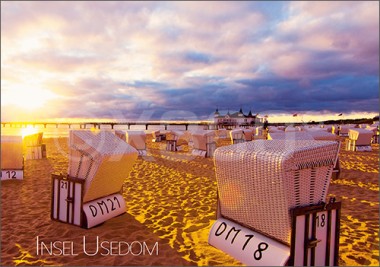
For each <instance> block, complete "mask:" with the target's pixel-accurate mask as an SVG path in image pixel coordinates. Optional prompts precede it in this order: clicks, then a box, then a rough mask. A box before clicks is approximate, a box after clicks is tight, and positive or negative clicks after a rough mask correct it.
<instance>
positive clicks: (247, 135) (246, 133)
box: [243, 129, 253, 142]
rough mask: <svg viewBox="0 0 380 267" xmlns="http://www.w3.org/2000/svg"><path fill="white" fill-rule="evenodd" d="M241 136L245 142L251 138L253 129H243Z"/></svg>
mask: <svg viewBox="0 0 380 267" xmlns="http://www.w3.org/2000/svg"><path fill="white" fill-rule="evenodd" d="M243 137H244V140H245V141H246V142H248V141H252V140H253V130H251V129H243Z"/></svg>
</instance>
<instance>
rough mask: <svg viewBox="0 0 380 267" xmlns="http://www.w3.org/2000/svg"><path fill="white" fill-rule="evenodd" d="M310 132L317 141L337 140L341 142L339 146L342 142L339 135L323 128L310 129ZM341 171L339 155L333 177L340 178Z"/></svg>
mask: <svg viewBox="0 0 380 267" xmlns="http://www.w3.org/2000/svg"><path fill="white" fill-rule="evenodd" d="M308 134H309V135H311V136H312V137H313V138H314V140H317V141H335V142H338V143H339V146H340V144H341V142H340V139H339V137H338V136H337V135H335V134H332V133H329V132H327V131H323V130H320V131H309V132H308ZM340 171H341V168H340V160H339V156H338V158H337V160H336V163H335V165H334V168H333V171H332V172H333V173H332V179H333V180H335V179H339V176H340Z"/></svg>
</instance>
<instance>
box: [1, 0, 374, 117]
mask: <svg viewBox="0 0 380 267" xmlns="http://www.w3.org/2000/svg"><path fill="white" fill-rule="evenodd" d="M378 9H379V3H378V2H376V1H360V2H331V1H327V2H325V1H321V2H315V1H314V2H313V1H312V2H310V1H295V2H255V1H253V2H250V1H248V2H213V1H210V2H199V3H198V2H120V1H112V2H110V1H107V2H102V1H99V2H91V3H90V2H38V1H37V2H8V1H6V2H4V3H2V9H1V16H2V23H1V37H2V48H1V54H2V61H1V71H2V95H3V92H7V91H8V92H9V91H14V92H18V91H20V92H22V90H24V89H22V88H25V87H28V86H29V85H33V86H30V88H39V89H41V90H49V91H50V92H52V93H54V95H55V96H56V98H52V99H50V100H49V103H46V108H48V109H49V113H46V112H45V113H44V112H42V111H41V110H40V111H39V112H37V110H36V112H34V113H33V112H30V113H33V114H34V115H33V116H36V117H42V116H44V117H46V116H54V117H65V116H69V117H70V116H84V117H89V116H98V117H101V118H105V117H107V116H113V117H122V118H131V119H133V118H134V119H136V118H141V117H144V118H146V117H149V118H151V119H154V118H160V117H161V116H163V114H169V113H170V111H173V110H177V111H178V110H182V111H183V112H182V113H181V114H182V115H183V114H190V113H191V114H196V115H197V116H199V117H207V116H209V115H210V114H211V113H212V112H213V111H214V109H215V108H216V106H219V108H220V109H231V110H235V109H239V107H241V106H242V107H244V109H245V110H249V109H252V111H253V112H254V113H255V112H259V111H261V110H284V111H293V110H297V111H299V110H301V111H302V110H304V111H311V110H312V111H315V112H318V111H321V112H322V111H323V112H325V111H331V112H336V111H350V110H355V111H357V112H361V111H362V112H378V107H377V104H378V103H377V102H378V99H379V95H378V87H379V78H378V73H379V14H378ZM31 90H32V89H31ZM4 101H5V100H4ZM4 101H3V103H2V106H3V105H5V106H7V105H6V104H7V103H6V101H5V102H4ZM376 101H377V102H376ZM364 103H367V104H364ZM376 103H377V104H376ZM8 106H9V105H8ZM8 106H7V107H8ZM7 110H8V109H7ZM168 112H169V113H168ZM23 116H26V112H21V111H19V112H15V113H12V112H2V120H3V119H17V118H18V117H23ZM183 116H184V115H183ZM192 116H193V115H192ZM29 117H30V116H29Z"/></svg>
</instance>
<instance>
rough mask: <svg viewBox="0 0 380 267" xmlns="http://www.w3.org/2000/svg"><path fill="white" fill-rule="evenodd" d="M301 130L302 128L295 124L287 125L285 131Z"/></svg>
mask: <svg viewBox="0 0 380 267" xmlns="http://www.w3.org/2000/svg"><path fill="white" fill-rule="evenodd" d="M299 130H300V129H299V128H296V127H294V126H287V127H286V128H285V130H284V131H285V132H298V131H299Z"/></svg>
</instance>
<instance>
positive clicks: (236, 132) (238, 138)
mask: <svg viewBox="0 0 380 267" xmlns="http://www.w3.org/2000/svg"><path fill="white" fill-rule="evenodd" d="M230 138H231V143H232V144H238V143H244V142H245V140H244V133H243V130H242V129H233V130H231V131H230Z"/></svg>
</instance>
